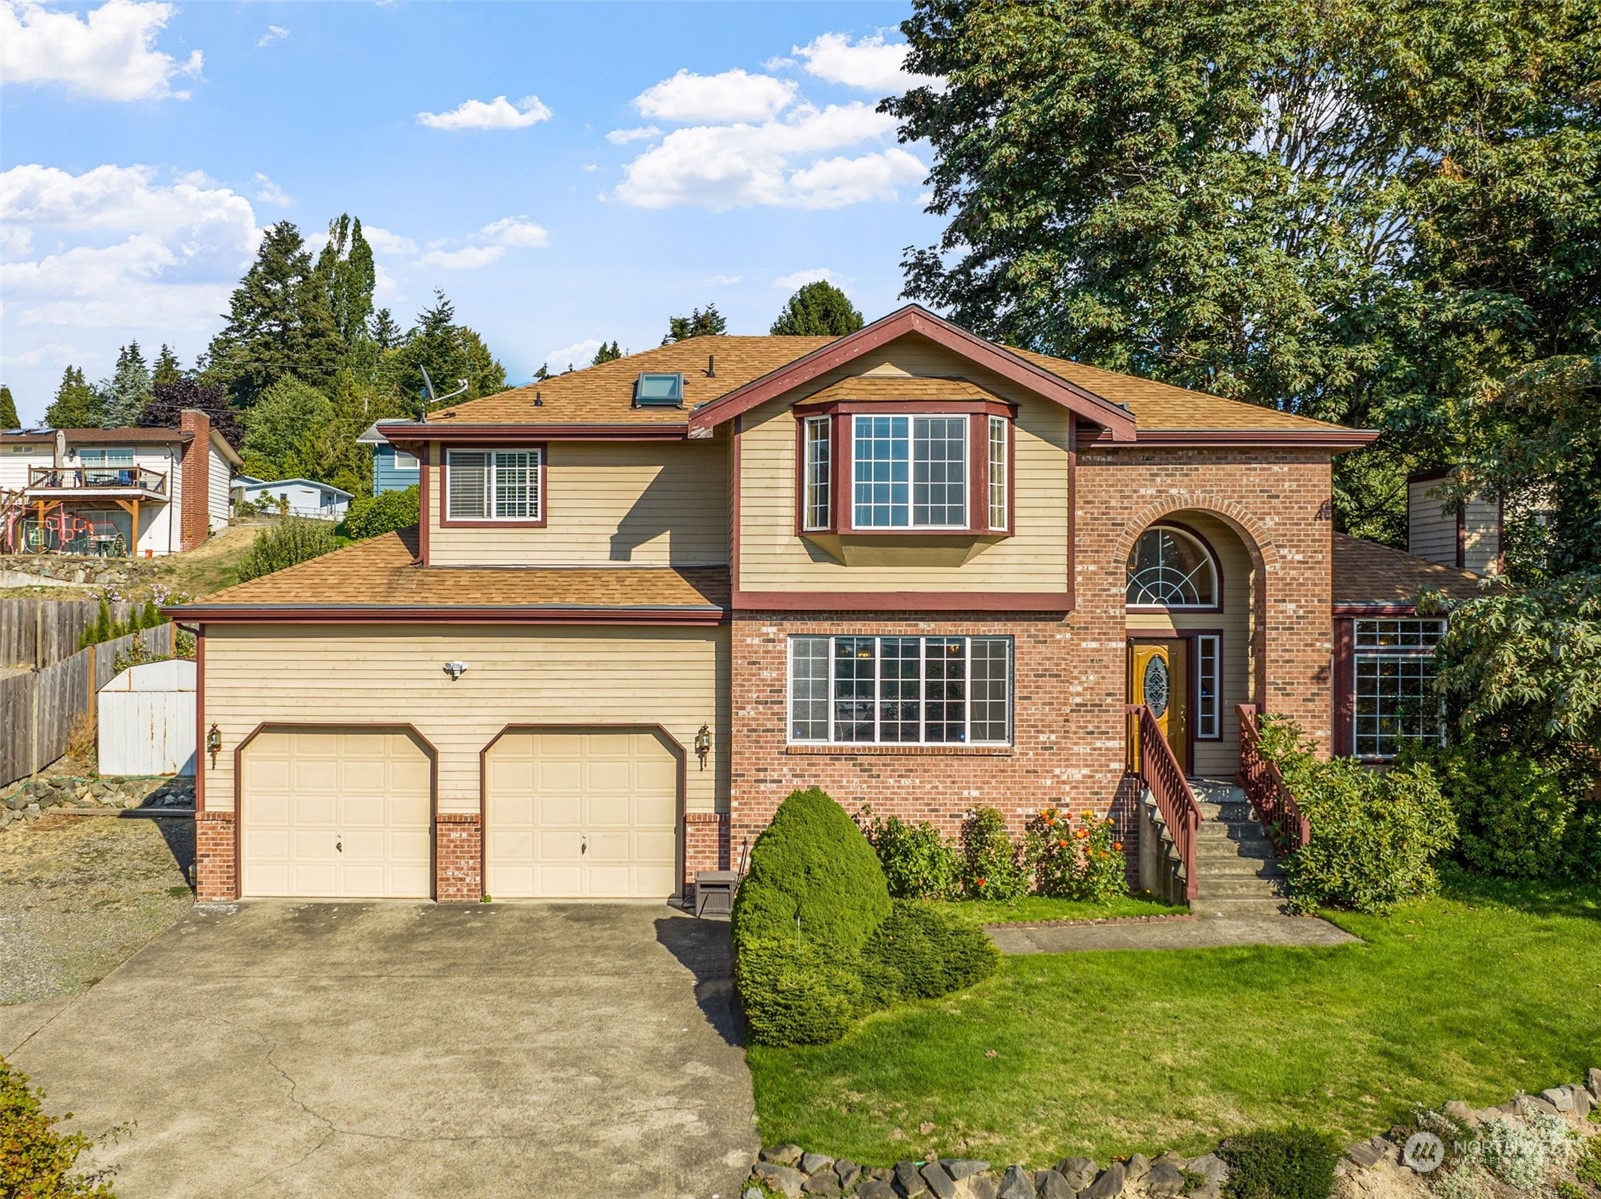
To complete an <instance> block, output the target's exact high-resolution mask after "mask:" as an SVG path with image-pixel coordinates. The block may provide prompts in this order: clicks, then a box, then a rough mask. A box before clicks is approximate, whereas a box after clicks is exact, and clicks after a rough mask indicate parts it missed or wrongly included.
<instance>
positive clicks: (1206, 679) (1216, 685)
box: [1195, 633, 1223, 741]
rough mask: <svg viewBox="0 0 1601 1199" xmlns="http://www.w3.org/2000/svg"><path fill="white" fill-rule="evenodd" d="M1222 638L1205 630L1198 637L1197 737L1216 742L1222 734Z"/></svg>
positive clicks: (1196, 650)
mask: <svg viewBox="0 0 1601 1199" xmlns="http://www.w3.org/2000/svg"><path fill="white" fill-rule="evenodd" d="M1222 696H1223V639H1222V638H1221V637H1219V636H1218V635H1217V634H1216V633H1202V634H1201V635H1200V636H1198V637H1196V639H1195V736H1196V738H1197V739H1198V740H1201V741H1216V740H1218V739H1219V738H1221V737H1222V736H1223V720H1222V703H1223V699H1222Z"/></svg>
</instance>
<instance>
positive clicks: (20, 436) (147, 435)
mask: <svg viewBox="0 0 1601 1199" xmlns="http://www.w3.org/2000/svg"><path fill="white" fill-rule="evenodd" d="M58 432H59V433H65V434H66V435H67V444H68V445H69V446H71V445H176V444H178V443H179V442H188V441H193V440H194V436H195V435H194V434H193V433H190V432H188V431H186V430H184V429H163V428H154V429H144V428H136V427H133V426H127V427H123V428H115V429H40V430H29V431H28V432H26V433H0V442H3V443H6V444H15V445H21V444H25V443H27V444H34V445H41V444H42V445H49V444H50V443H51V442H53V441H55V439H56V434H57V433H58Z"/></svg>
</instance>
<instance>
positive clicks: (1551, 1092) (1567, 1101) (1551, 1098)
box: [1540, 1087, 1573, 1114]
mask: <svg viewBox="0 0 1601 1199" xmlns="http://www.w3.org/2000/svg"><path fill="white" fill-rule="evenodd" d="M1540 1098H1541V1099H1544V1100H1545V1101H1546V1102H1547V1103H1549V1104H1550V1105H1551V1106H1552V1107H1554V1108H1556V1109H1557V1112H1558V1113H1559V1114H1560V1113H1562V1112H1571V1111H1572V1110H1573V1096H1572V1095H1570V1094H1568V1091H1567V1089H1566V1088H1565V1087H1547V1088H1546V1089H1545V1090H1543V1091H1541V1092H1540Z"/></svg>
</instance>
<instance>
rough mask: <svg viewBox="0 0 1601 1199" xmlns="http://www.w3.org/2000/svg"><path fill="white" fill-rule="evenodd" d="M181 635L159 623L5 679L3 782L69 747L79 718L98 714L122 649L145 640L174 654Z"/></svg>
mask: <svg viewBox="0 0 1601 1199" xmlns="http://www.w3.org/2000/svg"><path fill="white" fill-rule="evenodd" d="M176 639H177V626H176V625H174V624H164V625H158V626H157V627H156V628H153V629H144V630H142V631H140V632H138V633H129V634H128V635H127V636H126V637H118V638H116V639H115V640H112V641H103V642H101V643H100V644H99V645H91V646H90V647H89V648H88V649H83V650H79V651H78V652H77V653H75V654H71V655H70V656H68V657H65V658H62V659H61V660H60V661H57V662H52V663H50V665H48V666H45V667H42V668H41V669H39V670H30V671H29V672H28V673H26V674H17V675H12V676H11V677H10V678H4V679H0V787H7V786H10V785H11V784H12V783H14V782H16V781H17V780H18V779H20V778H26V777H28V775H30V774H33V773H35V772H37V771H39V770H42V769H44V767H46V766H48V765H50V763H51V762H54V761H55V760H56V759H57V758H59V757H60V756H61V755H62V754H64V753H66V752H67V738H68V736H69V735H70V734H71V732H72V726H73V723H74V722H75V721H76V720H77V719H78V717H80V716H82V715H85V714H87V715H88V716H89V717H90V718H91V719H93V717H94V714H95V696H96V695H97V694H98V693H99V691H100V688H102V687H104V686H105V685H106V684H107V683H109V682H110V681H111V680H112V679H114V678H115V677H116V675H117V671H116V660H117V655H118V654H122V653H126V652H127V651H128V650H129V649H131V648H132V646H133V643H134V642H135V641H139V642H142V643H143V644H144V647H145V649H146V650H148V651H149V652H150V654H151V655H152V656H154V657H170V656H171V655H172V654H173V652H174V651H175V649H176Z"/></svg>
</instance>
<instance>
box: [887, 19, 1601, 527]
mask: <svg viewBox="0 0 1601 1199" xmlns="http://www.w3.org/2000/svg"><path fill="white" fill-rule="evenodd" d="M903 29H904V30H905V32H906V34H907V37H908V39H909V41H910V43H911V51H910V53H909V55H908V59H907V66H908V69H910V70H912V71H916V72H918V73H923V74H928V75H937V76H943V77H944V78H945V83H944V84H942V85H941V86H940V87H937V88H936V87H933V86H928V87H919V88H915V89H912V90H911V91H910V92H908V93H907V94H906V95H904V96H901V97H898V98H894V99H892V100H890V101H889V102H887V106H888V108H889V110H890V111H891V112H893V113H894V114H895V115H897V116H899V117H900V118H901V121H902V126H901V132H902V136H903V137H905V138H907V139H908V140H912V139H923V140H926V141H927V142H928V143H929V144H931V145H932V146H933V148H934V151H935V155H936V163H935V166H934V169H933V172H932V179H931V183H932V200H931V203H930V206H929V207H930V211H931V212H933V213H934V214H936V215H939V216H943V217H946V218H948V224H947V226H946V229H945V232H944V234H943V236H942V238H941V240H940V242H939V243H938V244H937V245H935V246H931V247H926V248H922V249H913V250H911V251H909V252H908V254H907V257H906V259H905V268H906V279H907V286H906V294H907V295H909V296H912V297H916V298H921V299H924V300H928V301H931V302H933V303H934V304H936V305H938V306H940V307H942V308H944V309H946V310H947V311H948V312H949V313H950V315H951V316H952V317H953V318H954V319H955V320H956V321H958V322H959V323H961V324H964V325H966V326H968V327H970V328H973V329H975V330H977V331H978V332H981V333H983V334H985V335H986V336H990V337H995V338H999V339H1002V340H1007V341H1011V342H1013V343H1016V344H1020V345H1023V346H1027V347H1030V348H1034V349H1038V350H1043V351H1047V352H1050V353H1055V354H1061V355H1065V356H1068V357H1072V358H1077V359H1081V360H1084V361H1089V362H1094V363H1096V364H1098V365H1101V366H1105V367H1109V368H1112V369H1115V370H1126V371H1132V372H1134V373H1137V374H1142V375H1147V376H1150V377H1153V378H1157V379H1162V380H1166V381H1169V382H1174V383H1178V384H1182V385H1185V386H1191V387H1198V388H1202V389H1205V390H1208V391H1213V392H1217V393H1220V394H1222V395H1227V396H1232V397H1236V398H1239V399H1244V400H1249V401H1252V402H1255V403H1260V404H1268V405H1273V406H1277V407H1281V408H1284V409H1287V410H1291V411H1295V412H1300V413H1304V414H1306V415H1309V416H1315V417H1320V418H1323V419H1327V420H1335V421H1342V422H1345V423H1349V424H1356V425H1369V426H1378V427H1380V428H1381V429H1382V430H1383V433H1384V435H1383V436H1382V437H1381V439H1380V441H1379V443H1378V444H1377V445H1376V446H1375V447H1374V448H1372V449H1370V450H1367V451H1365V452H1363V453H1362V454H1357V455H1346V456H1343V457H1342V458H1341V459H1339V460H1338V462H1337V466H1336V496H1335V499H1336V509H1337V515H1338V517H1339V518H1340V519H1341V520H1342V522H1343V523H1344V524H1345V525H1346V527H1348V528H1350V529H1352V530H1353V531H1358V532H1362V533H1367V534H1377V535H1382V536H1387V537H1389V538H1391V539H1395V538H1397V537H1398V536H1399V535H1400V533H1401V529H1402V516H1401V513H1402V511H1403V509H1404V503H1403V497H1404V488H1403V480H1404V475H1405V472H1406V470H1407V469H1408V468H1409V467H1411V466H1413V465H1422V464H1427V463H1428V460H1429V459H1430V458H1431V457H1434V456H1436V455H1439V454H1441V453H1442V452H1444V453H1449V452H1450V451H1451V449H1452V447H1453V446H1459V445H1460V438H1461V431H1460V427H1459V426H1458V425H1457V424H1456V422H1455V421H1454V419H1453V413H1454V410H1455V408H1456V407H1457V406H1459V405H1460V404H1462V403H1464V402H1465V401H1466V400H1467V399H1468V398H1469V397H1471V396H1472V395H1474V394H1476V393H1477V391H1478V390H1479V389H1481V388H1482V387H1483V386H1484V385H1485V384H1486V383H1487V382H1488V383H1490V384H1491V385H1494V383H1495V382H1496V380H1497V379H1498V378H1504V377H1505V373H1506V367H1507V365H1508V364H1507V363H1504V362H1503V363H1501V364H1500V365H1499V366H1496V367H1493V368H1492V369H1491V370H1489V372H1488V374H1487V373H1486V370H1485V366H1486V363H1485V362H1484V361H1483V357H1484V356H1483V353H1482V351H1483V350H1484V348H1485V347H1486V345H1487V344H1489V343H1491V342H1494V341H1496V340H1498V339H1502V338H1503V337H1504V326H1503V324H1502V320H1503V318H1504V317H1507V316H1509V315H1511V314H1510V313H1509V311H1508V310H1507V309H1506V308H1505V307H1504V306H1503V305H1502V304H1501V302H1500V297H1498V296H1489V297H1482V298H1483V299H1486V300H1487V301H1488V302H1487V303H1486V304H1484V305H1483V306H1482V307H1481V310H1480V311H1479V314H1478V315H1479V317H1480V318H1481V319H1480V320H1477V321H1474V320H1471V319H1462V320H1457V321H1455V322H1453V325H1452V327H1451V328H1449V329H1447V328H1443V327H1442V326H1441V323H1440V322H1441V320H1442V319H1443V318H1444V317H1445V316H1446V315H1447V314H1448V313H1449V312H1450V311H1451V309H1452V308H1453V307H1454V305H1455V299H1454V298H1453V297H1455V298H1463V299H1466V298H1468V295H1469V291H1470V290H1471V282H1470V280H1469V279H1468V278H1466V277H1463V278H1461V279H1460V280H1458V281H1455V282H1452V281H1451V280H1450V279H1449V278H1448V275H1449V272H1448V271H1438V270H1437V271H1434V272H1433V273H1432V274H1430V273H1427V272H1425V270H1424V268H1425V267H1426V265H1427V262H1426V260H1427V258H1428V255H1427V253H1426V251H1427V247H1426V246H1425V245H1424V241H1425V240H1426V239H1425V237H1424V227H1425V226H1426V225H1427V224H1428V223H1429V222H1430V221H1431V220H1433V218H1434V216H1435V215H1436V210H1437V208H1438V206H1439V205H1440V204H1441V203H1443V202H1444V199H1445V197H1444V195H1443V194H1442V193H1446V192H1449V191H1450V190H1451V189H1452V188H1453V187H1455V186H1457V185H1458V184H1462V185H1465V186H1467V187H1469V188H1470V189H1476V190H1478V191H1480V192H1481V193H1482V195H1483V197H1484V198H1485V200H1486V201H1489V200H1490V199H1491V197H1492V194H1493V193H1494V191H1495V190H1496V188H1497V187H1498V188H1499V192H1500V197H1499V198H1500V200H1501V201H1502V203H1500V204H1496V203H1489V202H1487V203H1485V204H1483V205H1481V206H1479V208H1480V210H1481V211H1482V212H1483V213H1484V214H1485V215H1486V216H1493V214H1494V213H1496V211H1497V210H1498V209H1499V210H1500V211H1502V212H1504V211H1505V210H1506V205H1507V204H1511V205H1513V206H1514V207H1516V208H1517V209H1520V210H1530V211H1538V210H1541V209H1543V208H1549V209H1551V210H1553V211H1562V212H1570V213H1571V212H1573V211H1574V210H1575V209H1576V208H1581V207H1584V206H1585V205H1588V206H1590V207H1592V208H1593V197H1594V195H1595V194H1596V191H1595V187H1594V185H1593V176H1589V178H1590V179H1591V181H1592V182H1591V183H1590V184H1589V185H1588V186H1586V185H1585V184H1584V180H1585V178H1586V174H1585V168H1584V167H1583V166H1582V165H1581V163H1579V162H1576V160H1585V159H1588V158H1590V156H1591V154H1592V151H1593V147H1594V144H1595V139H1596V112H1597V104H1596V95H1597V93H1598V90H1601V88H1598V79H1597V74H1596V70H1597V68H1596V62H1597V56H1596V55H1595V54H1594V53H1593V48H1594V47H1593V38H1594V29H1595V23H1594V19H1593V9H1592V7H1591V6H1588V5H1575V4H1572V3H1569V2H1568V0H1489V2H1488V3H1486V0H1440V2H1439V3H1436V4H1432V5H1425V6H1419V5H1416V4H1413V3H1410V2H1409V0H1335V2H1334V3H1330V4H1322V5H1306V4H1302V3H1300V2H1299V0H1262V2H1260V3H1254V4H1237V3H1232V2H1229V0H1041V2H1040V3H1035V4H1028V5H1012V4H1003V3H999V2H997V0H918V2H917V3H916V5H915V9H914V14H913V16H912V17H911V19H909V20H908V21H907V22H906V23H905V25H904V26H903ZM1491 160H1493V161H1494V163H1495V164H1496V169H1495V170H1493V171H1491V170H1483V169H1481V166H1480V164H1481V163H1486V164H1487V163H1488V162H1489V161H1491ZM1497 181H1499V182H1498V183H1497ZM1458 203H1460V198H1458ZM1560 223H1561V222H1559V221H1554V222H1552V223H1551V226H1550V228H1551V230H1552V231H1553V232H1554V231H1556V230H1557V229H1558V227H1559V226H1560ZM1475 230H1476V231H1475V240H1474V241H1472V242H1471V243H1467V242H1463V241H1462V240H1461V239H1460V238H1459V237H1456V236H1455V235H1453V234H1452V233H1450V232H1448V231H1446V230H1444V229H1442V230H1441V233H1442V236H1444V237H1445V238H1446V239H1447V241H1452V240H1454V241H1455V246H1454V247H1453V248H1451V250H1450V252H1449V254H1448V255H1447V257H1448V258H1452V259H1456V260H1460V259H1461V258H1462V257H1464V252H1465V256H1466V257H1468V258H1470V259H1471V258H1472V257H1474V256H1476V255H1478V254H1480V253H1481V252H1484V251H1486V250H1488V249H1489V248H1490V247H1492V246H1494V245H1495V244H1496V242H1497V240H1498V239H1497V238H1496V237H1495V236H1494V234H1493V230H1492V228H1491V226H1490V225H1487V224H1484V223H1479V224H1477V225H1476V226H1475ZM1486 234H1489V235H1490V236H1488V237H1487V238H1486V237H1485V235H1486ZM1529 245H1530V247H1531V248H1534V249H1535V250H1536V251H1537V252H1536V253H1535V254H1534V256H1533V257H1532V258H1530V259H1528V260H1526V261H1525V263H1524V270H1525V272H1526V273H1527V274H1529V275H1541V274H1544V275H1545V276H1546V278H1547V281H1548V283H1550V284H1552V285H1553V286H1554V288H1555V289H1556V290H1559V291H1567V294H1568V295H1569V296H1570V297H1572V296H1574V295H1576V294H1578V293H1575V292H1573V291H1571V290H1568V289H1566V288H1565V286H1564V285H1563V284H1562V283H1561V282H1560V279H1559V277H1560V276H1562V275H1563V274H1565V273H1566V272H1567V270H1568V267H1567V265H1566V264H1565V263H1564V262H1563V260H1562V257H1561V255H1560V253H1558V252H1556V251H1557V249H1558V247H1557V246H1555V245H1553V244H1552V243H1550V242H1549V241H1547V240H1546V239H1544V238H1541V237H1534V238H1532V239H1531V241H1530V243H1529ZM1441 283H1446V284H1448V285H1449V289H1450V294H1449V295H1448V294H1446V293H1443V292H1441V291H1439V290H1437V288H1438V286H1439V285H1440V284H1441ZM1472 307H1473V305H1472V304H1471V303H1470V304H1469V305H1468V306H1467V308H1464V309H1463V310H1462V315H1463V316H1464V317H1465V316H1466V315H1467V312H1468V311H1469V310H1471V308H1472ZM1484 318H1487V319H1484ZM1589 328H1590V329H1591V330H1592V332H1593V331H1594V329H1595V328H1596V324H1595V322H1593V321H1592V322H1590V324H1589Z"/></svg>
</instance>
